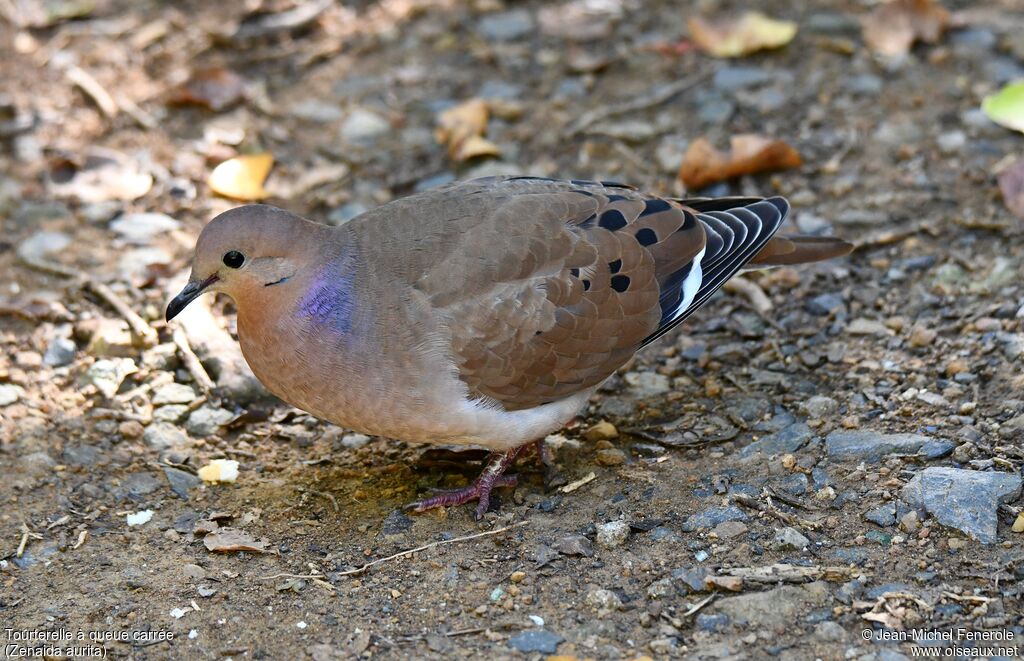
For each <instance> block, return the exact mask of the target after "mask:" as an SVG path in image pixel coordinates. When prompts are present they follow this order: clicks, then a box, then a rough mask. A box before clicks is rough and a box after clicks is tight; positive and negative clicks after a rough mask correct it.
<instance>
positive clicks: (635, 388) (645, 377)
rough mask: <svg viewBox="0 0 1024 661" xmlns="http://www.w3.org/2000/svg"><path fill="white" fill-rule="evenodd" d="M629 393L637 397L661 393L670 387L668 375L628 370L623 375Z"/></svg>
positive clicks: (655, 395) (647, 396) (642, 397)
mask: <svg viewBox="0 0 1024 661" xmlns="http://www.w3.org/2000/svg"><path fill="white" fill-rule="evenodd" d="M624 379H625V381H626V383H627V384H628V385H629V388H630V394H632V395H633V396H634V397H636V398H637V399H647V398H649V397H657V396H658V395H663V394H665V393H667V392H668V391H670V390H671V389H672V385H671V382H670V381H669V379H668V377H667V376H665V375H664V374H659V373H658V372H629V373H627V374H626V376H625V377H624Z"/></svg>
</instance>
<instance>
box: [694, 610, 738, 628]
mask: <svg viewBox="0 0 1024 661" xmlns="http://www.w3.org/2000/svg"><path fill="white" fill-rule="evenodd" d="M696 622H697V628H698V629H700V630H701V631H711V632H715V631H724V630H725V629H726V628H728V626H729V622H730V621H729V616H728V615H726V614H725V613H700V614H698V615H697V620H696Z"/></svg>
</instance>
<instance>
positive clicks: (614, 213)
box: [597, 209, 626, 232]
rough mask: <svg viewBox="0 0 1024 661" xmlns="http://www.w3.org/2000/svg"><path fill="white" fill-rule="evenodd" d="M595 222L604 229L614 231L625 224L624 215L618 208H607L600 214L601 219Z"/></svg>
mask: <svg viewBox="0 0 1024 661" xmlns="http://www.w3.org/2000/svg"><path fill="white" fill-rule="evenodd" d="M597 224H598V225H600V226H601V227H603V228H605V229H606V230H609V231H611V232H615V231H618V230H620V229H622V228H623V227H625V226H626V217H625V216H623V215H622V212H621V211H619V210H618V209H609V210H608V211H605V212H604V213H602V214H601V220H599V221H598V223H597Z"/></svg>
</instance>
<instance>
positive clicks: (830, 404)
mask: <svg viewBox="0 0 1024 661" xmlns="http://www.w3.org/2000/svg"><path fill="white" fill-rule="evenodd" d="M801 409H803V412H804V413H806V414H807V415H808V416H809V417H811V418H817V419H819V420H821V419H824V418H828V417H831V416H832V415H835V413H836V412H837V411H838V410H839V402H837V401H836V400H834V399H832V398H831V397H826V396H824V395H815V396H813V397H811V398H810V399H808V400H807V401H806V402H804V403H803V405H802V406H801Z"/></svg>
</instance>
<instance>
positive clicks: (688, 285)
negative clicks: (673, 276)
mask: <svg viewBox="0 0 1024 661" xmlns="http://www.w3.org/2000/svg"><path fill="white" fill-rule="evenodd" d="M704 250H706V249H705V248H701V250H700V252H699V253H697V256H696V257H694V258H693V265H692V266H691V267H690V272H689V273H688V274H687V275H686V278H684V279H683V299H682V300H681V301H679V305H678V306H677V307H676V311H675V312H674V313H672V318H671V319H669V320H668V321H667V322H663V323H662V325H663V326H668V325H671V324H672V322H673V321H675V320H676V319H678V318H679V317H680V316H682V315H683V313H685V312H686V311H687V310H688V309H689V307H690V304H691V303H693V298H694V297H695V296H696V295H697V290H698V289H700V284H701V282H703V280H704V274H703V272H702V271H701V269H700V262H701V260H702V259H704Z"/></svg>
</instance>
